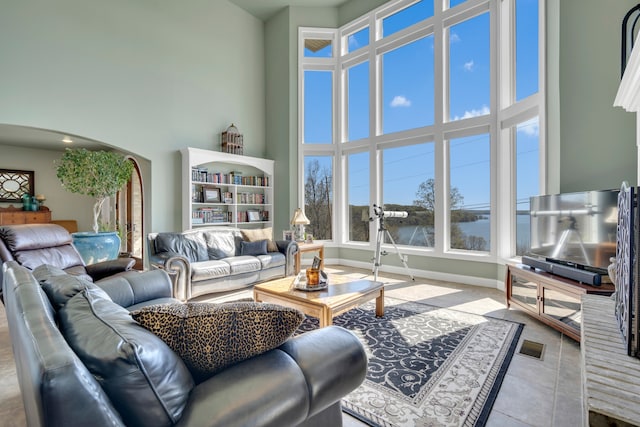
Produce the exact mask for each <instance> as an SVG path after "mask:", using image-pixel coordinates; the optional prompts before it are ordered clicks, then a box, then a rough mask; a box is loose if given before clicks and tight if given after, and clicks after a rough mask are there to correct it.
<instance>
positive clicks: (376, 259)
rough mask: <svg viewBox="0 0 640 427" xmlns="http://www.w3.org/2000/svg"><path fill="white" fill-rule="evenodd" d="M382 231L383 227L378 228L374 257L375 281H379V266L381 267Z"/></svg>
mask: <svg viewBox="0 0 640 427" xmlns="http://www.w3.org/2000/svg"><path fill="white" fill-rule="evenodd" d="M382 231H383V229H382V228H380V229H378V236H377V237H376V253H375V255H374V257H373V281H374V282H377V281H378V267H380V252H381V245H382V236H383V234H382Z"/></svg>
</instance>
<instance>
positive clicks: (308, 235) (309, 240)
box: [305, 233, 313, 243]
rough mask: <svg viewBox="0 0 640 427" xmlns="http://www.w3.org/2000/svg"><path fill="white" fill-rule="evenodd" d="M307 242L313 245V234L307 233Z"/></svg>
mask: <svg viewBox="0 0 640 427" xmlns="http://www.w3.org/2000/svg"><path fill="white" fill-rule="evenodd" d="M305 242H306V243H313V234H311V233H307V240H306V241H305Z"/></svg>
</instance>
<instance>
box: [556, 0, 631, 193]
mask: <svg viewBox="0 0 640 427" xmlns="http://www.w3.org/2000/svg"><path fill="white" fill-rule="evenodd" d="M549 3H550V8H552V9H555V10H554V12H555V11H557V12H556V13H558V16H559V20H558V23H557V26H558V27H559V28H556V29H555V31H557V32H559V40H558V38H556V39H555V40H554V39H550V40H548V42H549V43H550V44H551V47H552V48H553V50H551V52H554V50H555V49H557V51H556V52H554V53H555V54H557V57H556V58H548V60H549V64H548V65H549V67H550V69H554V70H555V72H556V73H557V76H558V77H557V78H558V79H559V81H558V82H557V83H555V82H553V81H552V82H550V83H551V85H550V89H554V90H553V91H550V93H549V95H548V96H549V100H550V101H552V102H558V101H559V114H553V115H551V113H555V112H556V111H555V110H551V111H549V113H550V118H549V130H550V133H549V137H550V139H549V144H550V145H551V146H556V147H557V146H559V147H560V150H559V164H558V167H559V177H560V185H559V190H560V191H563V192H567V191H582V190H598V189H606V188H619V187H620V183H621V182H622V181H623V180H627V181H629V182H630V183H636V180H637V179H636V175H637V148H636V142H635V141H636V139H635V117H634V115H633V114H631V113H627V112H625V111H624V110H623V109H621V108H618V107H616V108H614V107H613V101H614V98H615V96H616V93H617V90H618V85H619V84H620V49H621V48H620V43H621V42H620V32H621V23H622V19H623V17H624V15H625V14H626V13H627V11H628V10H629V9H630V8H631V7H633V6H635V5H636V4H637V1H635V0H624V1H622V0H618V1H601V0H562V1H559V0H554V1H550V2H549ZM551 19H552V20H553V19H556V18H551ZM551 35H556V34H554V33H553V32H552V34H551ZM558 88H559V92H558ZM554 98H556V99H554Z"/></svg>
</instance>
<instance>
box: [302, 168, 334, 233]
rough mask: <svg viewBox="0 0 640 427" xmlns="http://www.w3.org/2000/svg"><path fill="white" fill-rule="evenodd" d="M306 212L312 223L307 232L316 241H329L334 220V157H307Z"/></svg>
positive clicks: (305, 176) (305, 172)
mask: <svg viewBox="0 0 640 427" xmlns="http://www.w3.org/2000/svg"><path fill="white" fill-rule="evenodd" d="M304 210H305V213H306V215H307V218H308V219H309V221H310V222H311V223H310V224H309V225H308V226H307V227H306V228H305V230H306V232H308V233H312V234H313V237H314V239H319V240H328V239H331V236H332V227H333V225H332V218H333V157H332V156H305V158H304Z"/></svg>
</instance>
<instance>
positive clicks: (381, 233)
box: [373, 216, 415, 282]
mask: <svg viewBox="0 0 640 427" xmlns="http://www.w3.org/2000/svg"><path fill="white" fill-rule="evenodd" d="M378 219H379V220H380V225H379V227H378V235H377V238H376V253H375V256H374V258H373V280H374V281H376V282H377V281H378V268H379V267H380V266H381V265H382V264H381V263H380V256H382V255H388V254H389V253H388V252H387V251H383V250H382V239H383V238H384V236H385V234H386V236H387V237H388V238H389V241H390V242H391V244H392V245H393V247H394V248H395V250H396V253H397V254H398V258H400V262H402V265H404V268H405V270H406V271H407V275H408V276H409V277H411V280H415V279H414V277H413V275H412V274H411V271H410V270H409V266H408V265H407V261H406V260H405V259H404V257H403V256H402V255H401V254H400V249H398V247H397V246H396V242H395V241H394V240H393V237H391V233H389V230H387V228H386V227H385V226H384V216H381V217H379V218H378Z"/></svg>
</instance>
